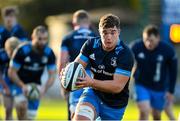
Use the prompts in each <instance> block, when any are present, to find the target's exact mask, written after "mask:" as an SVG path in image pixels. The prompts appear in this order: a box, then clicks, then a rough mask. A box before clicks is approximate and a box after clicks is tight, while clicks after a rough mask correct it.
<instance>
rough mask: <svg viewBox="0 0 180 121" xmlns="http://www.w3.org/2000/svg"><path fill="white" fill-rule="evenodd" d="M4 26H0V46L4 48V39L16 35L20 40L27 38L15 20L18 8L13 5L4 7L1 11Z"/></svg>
mask: <svg viewBox="0 0 180 121" xmlns="http://www.w3.org/2000/svg"><path fill="white" fill-rule="evenodd" d="M1 15H2V18H3V21H4V26H0V48H4V44H5V41H6V40H7V39H8V38H9V37H11V36H14V37H17V38H18V39H20V40H21V41H25V40H28V38H27V34H26V32H24V30H23V28H22V27H21V26H20V25H19V24H18V22H17V15H18V10H17V9H16V8H15V7H11V6H10V7H5V8H3V9H2V11H1Z"/></svg>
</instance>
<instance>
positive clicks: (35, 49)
mask: <svg viewBox="0 0 180 121" xmlns="http://www.w3.org/2000/svg"><path fill="white" fill-rule="evenodd" d="M32 49H33V51H34V52H35V53H39V54H41V53H42V52H43V49H39V48H38V47H37V46H36V45H35V44H32Z"/></svg>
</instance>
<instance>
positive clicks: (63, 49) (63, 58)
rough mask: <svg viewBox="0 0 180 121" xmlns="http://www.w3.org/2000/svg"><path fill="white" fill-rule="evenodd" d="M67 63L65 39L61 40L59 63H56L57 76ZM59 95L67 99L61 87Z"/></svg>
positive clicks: (67, 55) (66, 43)
mask: <svg viewBox="0 0 180 121" xmlns="http://www.w3.org/2000/svg"><path fill="white" fill-rule="evenodd" d="M68 62H69V50H68V39H67V38H66V37H65V38H64V39H63V40H62V44H61V49H60V55H59V61H58V74H60V73H61V71H62V69H63V68H65V66H66V64H67V63H68ZM61 95H62V96H63V97H64V98H65V99H67V97H68V92H67V91H66V90H64V88H62V87H61Z"/></svg>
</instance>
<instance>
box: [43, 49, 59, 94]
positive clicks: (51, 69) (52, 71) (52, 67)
mask: <svg viewBox="0 0 180 121" xmlns="http://www.w3.org/2000/svg"><path fill="white" fill-rule="evenodd" d="M55 63H56V57H55V55H54V53H53V51H51V54H49V58H48V64H47V70H48V80H47V82H46V84H45V85H44V90H43V93H46V92H47V90H48V89H49V88H50V87H51V86H52V85H53V83H54V80H55V78H56V64H55Z"/></svg>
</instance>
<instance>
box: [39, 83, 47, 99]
mask: <svg viewBox="0 0 180 121" xmlns="http://www.w3.org/2000/svg"><path fill="white" fill-rule="evenodd" d="M45 93H46V90H45V87H44V86H43V87H41V89H40V99H41V98H42V97H44V95H45Z"/></svg>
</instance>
